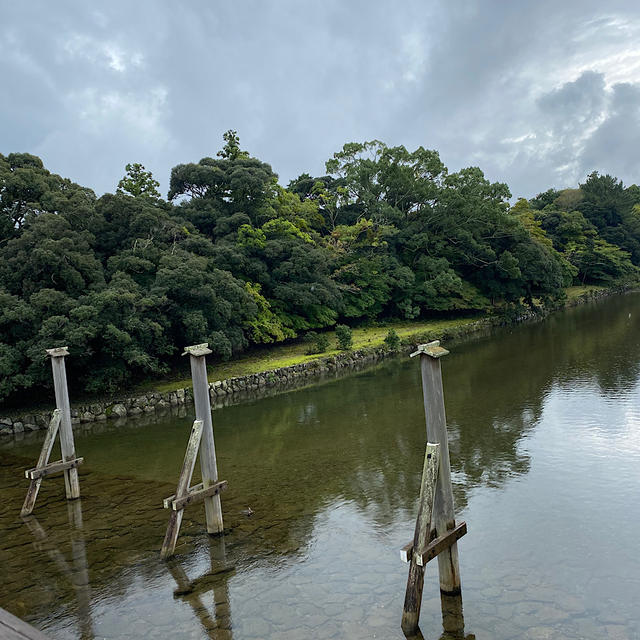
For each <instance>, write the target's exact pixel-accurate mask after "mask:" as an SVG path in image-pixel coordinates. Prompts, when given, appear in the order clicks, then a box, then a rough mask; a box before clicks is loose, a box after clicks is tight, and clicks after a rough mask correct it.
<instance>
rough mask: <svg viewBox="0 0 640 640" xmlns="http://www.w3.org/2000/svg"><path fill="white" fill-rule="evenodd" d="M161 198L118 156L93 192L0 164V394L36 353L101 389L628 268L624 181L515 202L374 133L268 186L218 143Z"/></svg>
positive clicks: (235, 142) (22, 379)
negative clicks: (107, 187)
mask: <svg viewBox="0 0 640 640" xmlns="http://www.w3.org/2000/svg"><path fill="white" fill-rule="evenodd" d="M157 187H158V183H157V182H156V181H155V179H154V178H153V176H152V175H151V173H149V172H148V171H146V170H145V168H144V167H143V166H142V165H140V164H129V165H127V167H126V175H125V176H124V177H123V179H122V180H121V181H120V183H119V185H118V187H117V190H116V193H114V194H106V195H104V196H102V197H101V198H96V196H95V194H94V193H93V192H92V191H91V190H90V189H87V188H83V187H81V186H79V185H77V184H74V183H73V182H71V181H70V180H67V179H64V178H61V177H60V176H57V175H54V174H51V173H50V172H49V171H47V170H46V169H45V167H44V166H43V164H42V162H41V160H40V159H39V158H37V157H35V156H32V155H29V154H20V153H12V154H9V155H8V156H3V155H0V303H1V304H0V400H7V399H8V400H13V401H16V400H17V401H22V402H28V401H29V397H28V396H25V395H24V394H25V392H27V391H28V390H34V391H36V390H38V389H40V388H42V387H45V386H47V385H49V384H50V372H49V371H48V369H47V367H46V361H45V359H44V357H43V354H44V349H45V348H48V347H52V346H57V345H62V344H64V345H68V346H69V348H70V350H71V352H72V353H73V355H74V357H73V358H69V359H68V367H69V374H70V377H72V378H73V379H74V380H75V381H76V388H77V387H81V388H82V389H83V390H85V391H87V392H110V391H115V390H117V389H120V388H122V387H123V386H124V385H125V384H128V383H131V382H132V381H136V380H140V379H143V378H146V377H153V376H156V375H159V374H162V373H164V372H166V371H167V369H168V368H169V367H170V366H171V364H172V363H173V362H174V359H175V358H176V357H177V355H178V354H179V352H180V349H181V347H183V346H184V345H187V344H191V343H199V342H205V341H206V342H209V344H210V346H211V348H212V349H213V350H214V352H215V354H216V356H217V357H219V358H228V357H230V356H231V355H232V354H233V353H236V352H238V351H241V350H243V349H245V348H246V347H247V346H249V345H251V344H257V343H270V342H278V341H282V340H285V339H288V338H293V337H296V336H298V335H300V334H301V333H305V332H309V331H311V330H315V329H323V328H326V327H330V326H334V325H335V324H336V323H343V324H345V323H346V324H354V323H358V322H367V321H373V320H379V319H386V318H403V319H411V318H418V317H425V316H429V315H433V314H436V313H442V312H477V311H486V310H489V309H500V310H504V309H507V308H509V307H514V306H518V305H522V304H526V305H535V304H546V303H550V302H553V301H554V300H558V299H560V298H562V296H563V287H565V286H567V285H570V284H572V283H607V282H611V281H613V280H619V279H620V278H625V277H634V276H635V275H637V267H638V265H640V189H639V188H638V187H636V186H635V185H634V186H632V187H629V188H624V186H623V185H622V183H621V182H620V181H619V180H617V179H616V178H613V177H611V176H608V175H607V176H601V175H598V174H597V173H593V174H591V175H590V176H588V178H587V179H586V181H585V183H584V184H582V185H580V186H579V188H578V189H566V190H564V191H556V190H554V189H550V190H549V191H546V192H544V193H541V194H540V195H538V196H537V197H535V198H533V199H532V200H531V201H526V200H519V201H518V202H517V203H516V204H515V206H513V207H511V206H510V205H509V198H510V197H511V194H510V193H509V190H508V188H507V186H506V185H504V184H500V183H491V182H489V181H488V180H487V179H486V178H485V176H484V175H483V173H482V171H481V170H480V169H478V168H476V167H472V168H468V169H463V170H461V171H459V172H457V173H449V172H448V171H447V168H446V167H445V166H444V165H443V163H442V162H441V160H440V158H439V156H438V154H437V152H435V151H430V150H426V149H423V148H422V147H420V148H418V149H416V150H415V151H413V152H410V151H408V150H407V149H405V148H404V147H388V146H386V145H385V144H383V143H381V142H378V141H373V142H366V143H362V144H359V143H350V144H346V145H345V146H344V147H343V149H342V150H341V151H339V152H337V153H335V154H334V156H333V158H332V159H331V160H329V161H328V162H327V175H326V176H321V177H317V178H315V177H312V176H310V175H309V174H303V175H301V176H300V177H299V178H297V179H296V180H293V181H292V182H291V183H290V184H289V185H288V187H287V188H284V187H283V186H281V185H280V184H279V183H278V180H277V176H276V174H275V173H274V172H273V171H272V169H271V167H270V166H269V165H268V164H266V163H264V162H262V161H260V160H258V159H256V158H253V157H251V156H250V155H249V154H248V153H247V152H246V151H243V150H242V149H241V148H240V143H239V139H238V136H237V134H236V132H234V131H229V132H227V134H225V145H224V147H223V149H222V150H221V151H219V152H218V153H217V156H216V157H215V158H214V157H211V158H203V159H202V160H200V161H199V162H197V163H191V164H182V165H178V166H176V167H174V169H173V170H172V172H171V181H170V191H169V200H168V201H165V200H163V199H162V198H161V197H160V194H159V192H158V191H157ZM320 335H321V334H320ZM320 348H322V346H320V347H318V349H320ZM324 348H326V346H324Z"/></svg>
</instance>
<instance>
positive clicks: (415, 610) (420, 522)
mask: <svg viewBox="0 0 640 640" xmlns="http://www.w3.org/2000/svg"><path fill="white" fill-rule="evenodd" d="M439 468H440V445H439V444H432V443H428V444H427V449H426V453H425V457H424V466H423V468H422V484H421V486H420V501H419V503H418V517H417V518H416V527H415V531H414V534H413V548H414V549H423V548H425V547H426V546H427V544H428V542H429V537H430V535H431V515H432V513H433V505H434V498H435V493H436V485H437V482H438V471H439ZM423 586H424V566H420V565H419V564H418V563H417V562H416V557H415V555H414V556H413V557H412V558H411V561H410V566H409V577H408V578H407V590H406V593H405V598H404V608H403V611H402V625H401V626H402V631H403V632H404V634H405V636H415V635H416V634H417V633H418V621H419V619H420V607H421V605H422V588H423Z"/></svg>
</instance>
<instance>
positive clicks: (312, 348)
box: [305, 331, 329, 356]
mask: <svg viewBox="0 0 640 640" xmlns="http://www.w3.org/2000/svg"><path fill="white" fill-rule="evenodd" d="M305 339H306V341H307V342H308V343H309V346H308V347H307V351H306V354H307V355H308V356H310V355H313V354H314V353H324V352H325V351H326V350H327V349H328V348H329V338H328V337H327V336H326V334H324V333H317V332H315V331H309V333H307V335H306V336H305Z"/></svg>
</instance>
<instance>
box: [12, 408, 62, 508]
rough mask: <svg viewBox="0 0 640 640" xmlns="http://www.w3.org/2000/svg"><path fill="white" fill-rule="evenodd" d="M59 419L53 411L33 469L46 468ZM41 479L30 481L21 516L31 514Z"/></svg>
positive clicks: (57, 414)
mask: <svg viewBox="0 0 640 640" xmlns="http://www.w3.org/2000/svg"><path fill="white" fill-rule="evenodd" d="M60 417H61V412H60V409H55V411H54V412H53V416H52V417H51V421H50V422H49V428H48V429H47V435H46V436H45V438H44V442H43V443H42V449H41V451H40V457H39V458H38V462H37V464H36V467H35V468H36V469H41V468H42V467H44V466H46V464H47V462H49V456H50V455H51V450H52V449H53V443H54V442H55V439H56V435H57V433H58V428H59V427H60ZM26 473H27V477H29V475H28V471H27V472H26ZM42 478H43V476H40V477H39V478H32V479H31V482H30V484H29V489H28V491H27V497H26V498H25V501H24V505H23V506H22V511H21V512H20V515H21V516H23V517H24V516H28V515H31V513H32V512H33V508H34V507H35V504H36V498H37V497H38V491H40V485H41V484H42Z"/></svg>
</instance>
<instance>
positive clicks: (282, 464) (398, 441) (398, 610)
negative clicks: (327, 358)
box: [0, 293, 640, 640]
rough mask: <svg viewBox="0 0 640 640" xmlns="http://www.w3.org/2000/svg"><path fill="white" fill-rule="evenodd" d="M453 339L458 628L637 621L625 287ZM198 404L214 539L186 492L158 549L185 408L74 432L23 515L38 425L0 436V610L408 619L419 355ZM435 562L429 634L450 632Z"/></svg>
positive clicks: (79, 616) (113, 626)
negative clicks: (211, 455) (28, 514)
mask: <svg viewBox="0 0 640 640" xmlns="http://www.w3.org/2000/svg"><path fill="white" fill-rule="evenodd" d="M445 346H449V347H450V349H451V354H450V355H449V356H447V357H446V358H444V359H443V360H442V371H443V379H444V392H445V401H446V408H447V418H448V428H449V440H450V453H451V468H452V477H453V483H454V494H455V502H456V511H457V517H458V519H464V520H466V522H467V524H468V530H469V532H468V534H467V535H466V536H465V537H464V538H462V540H460V542H459V543H458V549H459V554H460V572H461V576H462V597H463V603H464V620H465V631H466V633H467V634H474V635H475V637H476V638H478V639H482V640H500V639H504V640H507V639H509V640H511V639H513V638H530V639H532V640H533V639H538V640H540V639H544V638H566V639H569V640H571V639H576V640H577V639H578V638H583V639H593V640H596V639H598V640H600V639H602V638H611V639H616V640H624V639H629V640H631V639H637V638H640V613H639V611H640V608H639V606H638V603H639V602H640V553H639V543H638V531H640V508H639V506H638V504H639V499H640V294H639V293H631V294H627V295H620V296H615V297H610V298H607V299H605V300H602V301H600V302H598V303H590V304H587V305H584V306H580V307H576V308H573V309H568V310H566V311H563V312H559V313H557V314H555V315H553V316H552V317H550V318H549V319H547V320H546V321H544V322H540V323H535V324H525V325H519V326H515V327H512V328H507V329H501V330H497V331H496V332H494V333H493V334H492V335H491V336H488V337H482V338H474V339H470V340H467V341H464V342H459V343H456V344H453V345H445ZM72 400H73V399H72ZM213 417H214V429H215V439H216V449H217V454H218V468H219V472H220V477H221V478H222V479H224V480H227V481H228V483H229V488H228V490H227V491H226V492H225V493H224V494H223V495H222V504H223V511H224V519H225V528H226V535H225V536H224V537H223V538H222V539H216V538H209V537H208V536H207V535H206V533H204V528H203V522H204V509H203V508H202V505H195V506H190V507H188V508H187V510H186V512H185V514H186V515H185V518H184V521H183V525H182V530H181V535H180V538H179V542H178V547H177V554H178V555H177V557H176V559H175V560H174V561H173V562H170V563H164V562H163V561H161V560H160V557H159V550H160V546H161V544H162V540H163V537H164V531H165V528H166V524H167V515H168V512H167V511H165V510H163V509H162V499H163V498H165V497H166V496H168V495H170V494H172V493H174V491H175V483H176V480H177V475H178V471H179V468H180V465H181V462H182V457H183V455H184V449H185V446H186V441H187V438H188V434H189V431H190V427H191V421H192V420H193V416H192V415H190V414H189V413H188V412H186V414H185V415H182V416H173V417H167V418H162V419H154V420H149V419H146V420H145V419H144V418H143V419H140V420H131V421H128V422H124V423H121V424H115V423H111V422H106V423H103V424H93V425H91V426H88V427H87V428H84V429H81V430H79V431H78V432H77V433H76V450H77V452H78V454H79V455H81V456H83V457H84V458H85V465H84V466H83V467H81V471H80V484H81V491H82V498H81V499H80V500H79V501H76V502H75V503H67V502H66V501H65V500H64V485H63V482H62V480H61V478H47V479H45V480H44V482H43V485H42V489H41V492H40V496H39V498H38V502H37V504H36V509H35V512H34V515H35V518H32V519H31V520H29V521H28V522H27V523H24V522H23V521H22V520H21V519H20V517H19V512H20V508H21V506H22V501H23V499H24V495H25V492H26V489H27V484H28V482H27V481H26V480H25V479H24V473H23V470H24V469H25V468H27V467H32V466H34V464H35V460H36V459H37V456H38V453H39V449H40V446H41V442H42V438H43V434H42V433H36V434H27V435H25V437H24V438H23V439H22V440H19V441H17V440H15V441H14V440H2V441H0V486H2V488H3V493H2V501H1V502H0V606H1V607H4V608H5V609H8V610H9V611H11V612H12V613H14V614H15V615H18V616H20V617H22V618H23V619H25V620H27V621H29V622H30V623H32V624H33V625H34V626H36V627H38V628H39V629H41V630H43V631H44V632H45V633H47V634H49V635H50V636H51V637H52V638H56V639H64V638H94V637H95V638H119V639H125V638H132V639H133V638H154V639H156V638H158V639H162V638H214V639H220V640H230V639H231V638H234V639H235V640H245V639H247V640H249V639H271V638H273V639H278V640H280V639H282V640H287V639H296V640H298V639H307V638H313V639H316V638H318V639H323V638H326V639H329V638H331V639H334V638H335V639H338V638H346V639H354V640H355V639H359V638H363V639H364V638H367V639H368V638H382V639H385V640H386V639H394V638H398V639H401V638H402V637H403V635H402V632H401V631H400V618H401V614H402V603H403V600H404V590H405V585H406V579H407V571H408V565H406V564H403V563H402V562H401V561H400V554H399V550H400V548H401V547H402V546H403V545H404V544H405V543H406V542H407V541H408V540H409V539H410V538H411V536H412V533H413V526H414V522H415V515H416V503H417V496H418V493H419V485H420V474H421V470H422V460H423V456H424V446H425V440H426V435H425V427H424V413H423V406H422V392H421V386H420V371H419V364H418V363H417V362H416V361H415V359H414V360H410V359H409V358H399V359H396V360H393V361H388V362H386V363H384V364H382V365H380V366H378V367H375V368H372V369H370V370H367V371H364V372H361V373H358V374H354V375H351V376H347V377H343V378H341V379H337V380H332V381H329V382H325V383H323V384H320V385H316V386H311V387H308V388H304V389H300V390H297V391H291V392H288V393H283V394H281V395H278V396H273V397H270V398H265V399H262V400H257V401H253V402H250V403H246V404H241V405H236V406H230V407H226V408H223V409H220V410H216V411H215V412H214V416H213ZM54 456H56V453H54V454H53V456H52V459H54ZM196 475H197V474H196ZM196 481H197V478H195V476H194V481H193V482H194V483H195V482H196ZM249 509H250V510H251V511H252V512H253V513H252V514H251V515H248V510H249ZM436 569H437V565H436V564H434V563H430V564H429V565H428V567H427V574H426V579H425V587H424V599H423V606H422V614H421V624H420V626H421V629H422V631H423V633H424V635H425V637H426V638H440V635H441V633H442V620H441V611H440V598H439V593H438V583H437V571H436Z"/></svg>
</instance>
